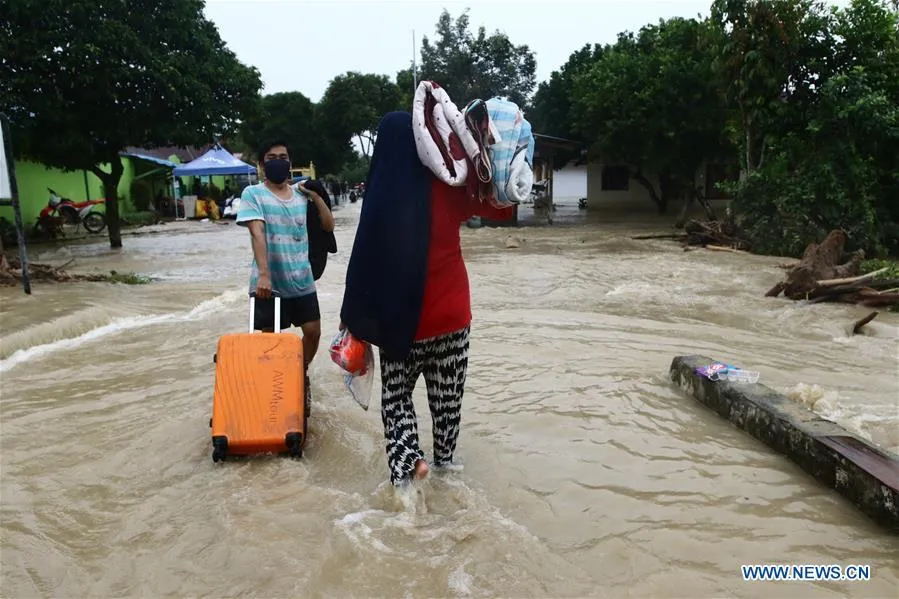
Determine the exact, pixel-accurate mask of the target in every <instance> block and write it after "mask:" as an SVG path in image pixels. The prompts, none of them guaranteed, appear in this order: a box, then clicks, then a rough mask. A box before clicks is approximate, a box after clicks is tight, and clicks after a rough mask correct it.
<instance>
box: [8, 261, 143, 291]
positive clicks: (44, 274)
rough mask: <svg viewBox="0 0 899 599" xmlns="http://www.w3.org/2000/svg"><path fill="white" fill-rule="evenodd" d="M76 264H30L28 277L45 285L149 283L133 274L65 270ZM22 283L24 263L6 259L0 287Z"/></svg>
mask: <svg viewBox="0 0 899 599" xmlns="http://www.w3.org/2000/svg"><path fill="white" fill-rule="evenodd" d="M72 262H74V259H73V260H69V261H68V262H66V263H65V264H63V265H62V266H50V265H49V264H34V263H33V262H31V261H29V262H28V277H29V278H30V279H31V281H32V282H45V283H71V282H92V283H126V284H132V285H135V284H141V283H147V282H149V279H145V278H144V277H140V276H138V275H134V274H131V273H117V272H116V271H110V272H108V273H71V272H67V271H66V270H65V269H66V267H68V266H69V265H70V264H72ZM21 281H22V263H21V262H19V260H18V258H10V259H9V260H7V259H6V258H5V257H4V258H3V259H2V263H0V286H3V287H14V286H16V285H18V284H19V283H20V282H21Z"/></svg>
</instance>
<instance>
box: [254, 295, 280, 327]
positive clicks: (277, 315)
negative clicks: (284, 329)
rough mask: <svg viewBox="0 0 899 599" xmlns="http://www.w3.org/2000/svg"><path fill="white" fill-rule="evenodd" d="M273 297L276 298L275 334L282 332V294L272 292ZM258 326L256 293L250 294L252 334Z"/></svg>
mask: <svg viewBox="0 0 899 599" xmlns="http://www.w3.org/2000/svg"><path fill="white" fill-rule="evenodd" d="M272 297H273V298H275V332H276V333H280V332H281V294H280V293H278V292H277V291H272ZM255 326H256V292H255V291H251V292H250V333H253V332H255Z"/></svg>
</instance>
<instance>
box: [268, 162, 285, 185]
mask: <svg viewBox="0 0 899 599" xmlns="http://www.w3.org/2000/svg"><path fill="white" fill-rule="evenodd" d="M262 170H264V171H265V178H266V179H268V180H269V181H271V182H272V183H274V184H275V185H280V184H281V183H284V181H286V180H287V177H288V176H289V175H290V161H289V160H280V159H274V160H269V161H268V162H266V163H265V164H263V165H262Z"/></svg>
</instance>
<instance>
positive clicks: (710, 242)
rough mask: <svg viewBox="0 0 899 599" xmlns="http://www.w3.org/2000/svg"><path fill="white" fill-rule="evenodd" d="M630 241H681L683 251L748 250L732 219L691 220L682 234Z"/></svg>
mask: <svg viewBox="0 0 899 599" xmlns="http://www.w3.org/2000/svg"><path fill="white" fill-rule="evenodd" d="M631 239H635V240H637V239H639V240H645V239H673V240H676V241H682V242H683V243H684V247H685V249H686V248H687V247H689V246H702V247H704V248H707V249H710V250H723V251H737V252H739V251H747V250H749V248H750V244H749V240H748V239H747V238H746V235H745V234H744V233H743V232H742V231H741V230H740V228H739V227H738V226H737V224H736V222H735V221H734V219H733V217H727V218H723V219H719V220H705V221H702V220H691V221H690V222H688V223H687V224H686V226H684V232H683V233H655V234H651V235H635V236H633V237H631Z"/></svg>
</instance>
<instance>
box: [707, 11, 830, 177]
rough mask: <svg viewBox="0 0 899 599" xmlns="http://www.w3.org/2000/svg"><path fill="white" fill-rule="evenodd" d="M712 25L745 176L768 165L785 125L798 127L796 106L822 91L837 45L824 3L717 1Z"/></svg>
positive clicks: (718, 71) (718, 70)
mask: <svg viewBox="0 0 899 599" xmlns="http://www.w3.org/2000/svg"><path fill="white" fill-rule="evenodd" d="M710 22H711V24H712V29H711V35H710V40H711V45H712V49H713V52H714V54H715V57H716V63H715V66H716V74H717V76H718V84H719V85H720V87H721V89H722V91H723V93H724V95H725V98H726V99H727V101H728V102H729V103H730V104H731V106H732V107H733V108H734V109H735V114H734V117H733V126H732V127H731V132H732V134H733V135H734V141H735V143H737V144H738V146H739V147H740V148H741V159H740V161H741V167H742V173H741V174H742V176H743V177H745V176H747V175H748V174H751V173H752V172H753V171H755V170H757V169H758V168H760V167H761V166H762V165H763V164H764V161H765V154H766V151H767V149H768V147H769V145H770V143H771V141H772V140H773V139H774V138H775V137H776V136H777V135H778V129H780V130H785V129H787V130H788V129H790V128H792V127H795V126H798V122H796V121H797V120H799V121H801V119H802V115H801V113H800V112H799V111H796V110H794V109H793V108H795V107H797V106H800V105H804V104H806V103H807V102H808V99H809V98H810V97H811V96H812V95H813V94H814V93H815V92H814V89H815V88H816V87H817V86H819V85H820V83H821V81H820V77H821V76H822V73H824V72H826V71H827V65H826V62H827V60H828V56H829V55H830V48H832V47H833V45H834V43H835V42H834V40H833V39H832V36H831V35H830V31H829V29H828V21H827V14H826V11H825V9H824V5H823V4H822V3H821V2H818V1H816V0H715V1H714V2H713V4H712V9H711V17H710ZM788 99H789V100H790V102H789V105H788V103H787V100H788ZM791 121H793V122H791Z"/></svg>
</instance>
